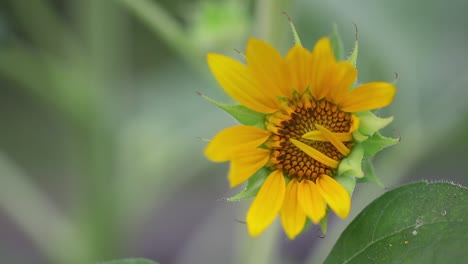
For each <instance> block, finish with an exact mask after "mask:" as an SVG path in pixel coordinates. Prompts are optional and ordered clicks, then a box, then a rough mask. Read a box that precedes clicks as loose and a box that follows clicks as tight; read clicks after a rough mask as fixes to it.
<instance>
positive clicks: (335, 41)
mask: <svg viewBox="0 0 468 264" xmlns="http://www.w3.org/2000/svg"><path fill="white" fill-rule="evenodd" d="M330 42H331V45H332V49H333V53H334V54H335V57H336V59H337V60H342V59H343V53H344V51H343V50H344V48H343V41H341V37H340V33H338V26H337V25H336V24H333V31H332V33H331V34H330Z"/></svg>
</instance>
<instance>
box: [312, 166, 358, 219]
mask: <svg viewBox="0 0 468 264" xmlns="http://www.w3.org/2000/svg"><path fill="white" fill-rule="evenodd" d="M316 186H317V189H318V190H319V192H320V194H321V195H322V197H323V199H324V200H325V201H326V202H327V204H328V206H330V208H331V209H332V210H333V211H334V212H335V213H336V214H337V215H338V216H339V217H341V218H346V217H347V216H348V214H349V210H350V209H351V198H350V197H349V194H348V192H347V191H346V189H345V188H344V187H343V186H341V184H340V183H339V182H337V181H336V180H335V179H333V178H332V177H330V176H327V175H325V174H321V175H319V176H318V177H317V179H316Z"/></svg>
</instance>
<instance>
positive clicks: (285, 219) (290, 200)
mask: <svg viewBox="0 0 468 264" xmlns="http://www.w3.org/2000/svg"><path fill="white" fill-rule="evenodd" d="M298 185H299V183H298V182H297V181H296V180H295V179H293V180H291V181H290V182H289V184H288V187H287V188H286V195H285V197H284V203H283V207H282V208H281V212H280V215H281V223H282V224H283V228H284V231H285V232H286V235H287V236H288V237H289V239H291V240H292V239H294V238H295V237H296V236H297V235H298V234H299V233H300V232H301V231H302V229H304V224H305V222H306V215H305V213H304V210H303V209H302V207H300V206H299V201H298V194H297V188H298Z"/></svg>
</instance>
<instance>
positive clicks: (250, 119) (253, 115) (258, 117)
mask: <svg viewBox="0 0 468 264" xmlns="http://www.w3.org/2000/svg"><path fill="white" fill-rule="evenodd" d="M201 97H203V98H204V99H206V100H208V101H209V102H211V103H213V104H214V105H216V106H217V107H219V108H221V109H222V110H224V111H226V112H227V113H228V114H230V115H231V116H232V117H234V118H235V119H236V120H237V121H239V123H241V124H243V125H246V126H256V127H259V128H261V129H265V114H262V113H259V112H255V111H253V110H250V109H248V108H247V107H245V106H242V105H230V104H224V103H220V102H218V101H216V100H213V99H211V98H209V97H208V96H206V95H201Z"/></svg>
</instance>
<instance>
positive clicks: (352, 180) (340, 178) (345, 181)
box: [333, 171, 356, 195]
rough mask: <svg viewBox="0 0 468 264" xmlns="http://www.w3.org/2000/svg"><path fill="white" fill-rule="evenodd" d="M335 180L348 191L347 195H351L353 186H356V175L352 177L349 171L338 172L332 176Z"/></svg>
mask: <svg viewBox="0 0 468 264" xmlns="http://www.w3.org/2000/svg"><path fill="white" fill-rule="evenodd" d="M333 179H335V180H336V181H337V182H339V183H340V184H341V185H342V186H343V187H344V188H345V189H346V191H348V193H349V195H352V194H353V192H354V188H355V187H356V177H354V175H353V173H352V172H351V171H347V172H345V173H342V174H339V175H337V176H335V177H333Z"/></svg>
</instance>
